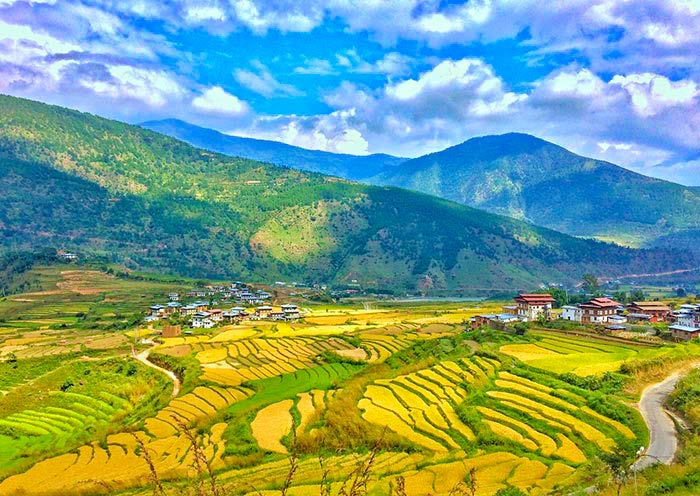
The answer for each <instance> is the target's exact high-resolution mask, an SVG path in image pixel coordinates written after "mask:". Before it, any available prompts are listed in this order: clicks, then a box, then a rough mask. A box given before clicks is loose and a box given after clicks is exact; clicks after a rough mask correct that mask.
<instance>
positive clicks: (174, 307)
mask: <svg viewBox="0 0 700 496" xmlns="http://www.w3.org/2000/svg"><path fill="white" fill-rule="evenodd" d="M180 308H182V305H181V304H180V303H178V302H177V301H171V302H168V304H167V305H165V313H166V314H168V315H172V314H174V313H179V312H180Z"/></svg>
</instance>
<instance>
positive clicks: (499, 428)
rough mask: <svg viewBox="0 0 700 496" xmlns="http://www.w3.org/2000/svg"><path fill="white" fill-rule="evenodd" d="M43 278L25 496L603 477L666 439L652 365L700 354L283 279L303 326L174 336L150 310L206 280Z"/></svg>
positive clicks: (277, 293) (8, 405) (19, 298)
mask: <svg viewBox="0 0 700 496" xmlns="http://www.w3.org/2000/svg"><path fill="white" fill-rule="evenodd" d="M31 271H32V274H31V275H35V276H37V280H41V281H42V283H41V284H42V287H41V288H35V289H38V290H32V292H29V293H18V294H14V295H10V296H7V297H5V298H3V299H2V300H1V301H0V321H1V322H2V323H1V324H0V357H1V359H2V361H1V362H0V369H1V370H2V379H1V380H0V389H1V390H2V391H3V394H2V396H0V452H2V453H3V455H4V456H3V458H2V459H3V462H2V465H0V478H1V479H2V482H0V492H1V493H2V494H8V495H12V494H46V495H49V494H73V493H76V494H77V493H79V494H86V495H87V494H130V495H141V494H144V495H145V494H151V493H152V492H153V484H154V483H155V481H158V482H157V484H159V485H160V486H158V485H157V486H156V490H158V489H157V488H158V487H162V494H188V492H190V493H192V494H198V493H197V492H196V491H203V492H201V493H199V494H231V495H238V494H241V495H243V494H246V495H258V494H265V495H279V494H298V495H302V494H303V495H306V494H342V491H348V490H349V488H350V486H351V485H352V484H353V481H356V478H357V476H358V475H357V474H358V473H360V472H363V471H364V472H365V473H366V479H365V482H364V483H363V484H366V490H367V493H366V494H389V493H392V492H393V494H408V495H422V494H436V495H439V494H448V493H450V491H454V490H455V488H458V489H459V488H461V490H465V491H468V490H469V489H468V487H470V486H469V484H470V481H473V482H474V484H475V487H476V493H475V494H478V495H493V494H495V493H496V492H497V491H498V490H499V489H505V488H507V487H514V488H519V489H520V490H522V491H524V492H525V493H526V494H552V493H557V492H558V491H564V492H565V491H570V490H571V488H575V487H587V486H589V485H591V484H603V486H602V487H604V484H605V481H606V480H607V479H606V475H605V471H602V472H600V471H598V472H595V471H593V472H592V471H591V467H592V466H596V464H600V463H602V462H601V461H600V460H602V459H605V456H606V453H613V452H616V451H618V450H627V449H636V447H638V445H647V443H648V433H647V428H646V426H645V424H644V421H643V419H642V417H641V415H640V414H639V412H638V411H637V410H636V409H635V408H633V406H632V405H633V402H634V401H635V399H636V397H637V395H638V394H639V389H638V388H639V385H640V384H642V383H643V382H644V381H645V380H653V379H651V378H649V379H644V378H645V377H647V375H646V374H647V372H648V371H647V368H646V367H647V366H646V365H644V364H647V363H648V364H657V363H665V366H664V367H662V368H660V369H658V370H657V372H656V374H664V373H665V372H664V370H670V369H671V368H673V367H676V366H682V365H683V364H685V363H690V361H692V360H697V357H698V356H700V344H698V343H688V344H670V343H668V344H667V343H661V342H652V343H646V342H644V341H635V340H629V339H627V340H625V339H617V340H616V341H614V342H611V341H610V339H611V338H608V337H605V336H602V335H600V334H598V333H596V332H593V328H587V327H585V326H584V327H580V328H578V331H577V332H578V337H576V336H573V335H571V336H568V335H564V334H562V333H561V332H553V330H549V329H548V328H547V327H546V326H544V327H543V326H541V325H538V324H536V323H534V322H533V323H531V324H530V326H529V327H530V329H529V331H528V332H527V333H525V334H524V335H518V334H514V333H503V332H501V331H495V330H491V329H488V328H486V327H480V328H478V329H477V330H475V331H471V330H469V329H470V326H469V322H470V320H471V319H472V317H474V316H476V315H480V314H485V313H494V312H497V311H499V309H500V307H501V306H502V305H503V304H504V303H503V302H500V301H493V302H491V301H484V302H449V301H445V302H423V303H419V302H413V303H399V302H391V301H385V302H382V301H374V302H372V303H368V300H366V299H365V300H364V303H362V301H353V300H352V298H350V299H349V300H347V301H346V302H345V303H337V302H336V303H323V302H318V301H316V302H314V301H312V300H310V299H305V298H303V297H301V296H299V295H298V294H297V295H296V296H290V294H292V293H295V292H294V290H293V289H292V290H291V291H290V289H289V288H284V287H276V288H275V287H269V288H265V289H266V291H267V292H269V293H270V300H269V301H270V303H271V304H272V308H275V307H278V306H279V305H280V304H282V303H288V302H290V301H294V302H295V304H296V305H298V306H299V308H300V310H301V311H302V313H303V315H302V316H301V318H297V319H293V320H290V321H276V320H272V319H271V318H265V317H263V318H260V319H257V320H256V319H253V318H249V319H247V320H241V321H240V322H238V323H235V322H234V323H226V322H224V323H220V324H217V325H215V326H214V327H212V328H189V327H185V328H184V329H183V332H182V333H181V334H180V335H178V336H175V337H164V336H162V335H161V333H162V332H163V329H165V328H164V327H163V326H164V325H165V324H166V323H167V320H162V321H153V322H151V323H144V322H143V318H144V315H145V314H146V313H147V310H148V307H149V306H151V307H152V306H153V305H154V304H155V303H156V302H158V301H162V300H163V299H167V297H168V295H172V294H174V293H179V294H186V293H192V294H193V295H194V294H197V293H198V292H200V291H201V290H197V289H194V290H193V288H196V287H197V285H198V283H197V282H196V281H193V280H188V279H173V278H168V277H159V276H155V275H147V274H143V275H139V276H138V277H135V276H136V274H135V275H134V276H129V277H124V276H120V275H117V276H115V275H112V274H110V273H107V272H104V270H103V269H102V270H101V269H100V268H99V267H84V266H81V265H77V266H76V265H75V263H72V264H68V265H52V266H41V265H39V266H36V267H34V268H33V269H31ZM115 273H119V272H118V271H115ZM199 284H201V283H199ZM251 294H255V292H253V291H252V288H251ZM261 294H262V293H261ZM295 294H296V293H295ZM208 298H210V300H211V299H213V300H219V299H220V298H222V296H220V295H216V294H214V296H209V297H208ZM224 305H225V304H224ZM219 306H221V305H219ZM261 308H262V307H261ZM248 313H249V314H250V315H253V310H248ZM122 322H132V324H129V325H126V326H124V327H122V328H121V329H120V327H121V325H120V323H122ZM136 354H138V355H139V357H140V360H141V361H139V360H137V359H136V358H135V355H136ZM144 360H147V361H149V362H150V363H151V364H155V365H156V366H157V367H160V368H162V369H165V370H167V371H171V373H170V374H169V375H171V374H174V375H175V376H176V379H177V380H176V381H175V384H176V385H179V386H180V390H179V391H177V390H173V381H172V376H169V375H166V374H164V373H163V371H162V370H157V369H154V368H152V367H146V366H145V365H144ZM626 364H629V366H627V367H628V368H627V369H625V367H626ZM653 367H658V366H657V365H653ZM625 370H627V371H625ZM635 370H640V371H644V372H639V373H640V374H641V375H636V374H637V373H636V372H634V371H635ZM630 374H631V375H630ZM635 377H638V379H635ZM650 377H651V376H650ZM350 433H352V434H351V435H350ZM144 453H148V457H146V456H145V454H144ZM290 463H291V464H292V466H293V467H294V470H293V471H291V470H290ZM198 464H199V465H198ZM197 467H199V468H197ZM210 470H211V474H214V477H211V476H210V475H209V474H210V472H209V471H210ZM358 471H359V472H358ZM154 474H155V475H154ZM290 474H291V475H290ZM197 481H199V482H197ZM197 487H200V489H197ZM324 488H326V489H324ZM398 488H402V489H400V491H405V492H404V493H401V492H398V493H397V492H396V491H399V489H398ZM326 490H328V491H330V492H329V493H325V492H324V491H326ZM363 494H364V493H363ZM452 494H454V493H452Z"/></svg>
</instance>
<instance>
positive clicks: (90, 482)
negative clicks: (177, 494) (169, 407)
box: [0, 424, 226, 494]
mask: <svg viewBox="0 0 700 496" xmlns="http://www.w3.org/2000/svg"><path fill="white" fill-rule="evenodd" d="M225 428H226V424H216V425H214V426H212V427H211V429H210V430H209V432H208V433H207V434H203V435H200V436H198V439H197V442H198V444H199V445H200V446H202V447H203V450H204V453H205V456H206V457H207V459H208V460H209V462H210V463H211V464H212V466H213V467H221V466H222V461H221V457H222V455H223V452H224V446H225V442H224V441H223V439H222V434H223V432H224V430H225ZM135 435H137V436H139V437H140V438H141V439H142V441H143V442H144V445H145V448H146V449H147V450H148V452H149V454H150V455H151V458H152V459H153V463H154V466H155V468H156V470H157V471H158V473H160V474H161V476H162V477H164V478H165V479H168V478H178V477H187V476H188V475H189V472H190V470H191V468H190V467H191V466H192V464H193V462H194V454H193V451H192V446H191V443H190V442H189V441H188V439H187V438H186V437H185V436H184V435H177V436H170V437H167V438H162V439H156V440H151V439H150V438H149V437H148V436H147V435H146V434H145V433H143V432H138V433H136V434H135ZM106 446H107V447H106V448H103V447H101V446H100V445H99V444H98V443H93V444H90V445H86V446H83V447H81V448H80V449H79V450H78V451H77V453H68V454H65V455H61V456H57V457H54V458H49V459H48V460H45V461H42V462H39V463H37V464H36V465H34V466H33V467H32V468H31V469H29V470H28V471H26V472H24V473H22V474H19V475H15V476H12V477H9V478H7V479H5V480H4V481H3V482H2V483H0V494H13V492H15V491H17V492H22V494H45V493H52V492H53V493H56V494H67V493H69V492H70V491H78V490H79V491H81V492H88V493H89V492H97V493H102V492H104V490H105V489H110V488H119V487H124V486H128V485H140V484H141V483H142V481H144V480H147V479H148V477H149V468H148V465H147V464H146V463H145V461H144V459H143V456H142V455H141V454H140V451H141V449H140V447H139V445H138V444H137V442H136V440H135V439H134V437H133V436H132V435H131V434H126V433H124V434H115V435H112V436H109V437H107V440H106ZM71 488H72V489H71ZM66 491H68V492H66Z"/></svg>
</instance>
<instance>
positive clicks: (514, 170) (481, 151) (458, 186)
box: [147, 121, 700, 253]
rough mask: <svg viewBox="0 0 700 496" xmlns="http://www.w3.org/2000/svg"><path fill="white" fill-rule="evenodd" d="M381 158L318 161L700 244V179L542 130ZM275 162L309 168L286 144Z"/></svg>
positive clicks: (548, 223) (187, 136)
mask: <svg viewBox="0 0 700 496" xmlns="http://www.w3.org/2000/svg"><path fill="white" fill-rule="evenodd" d="M163 122H166V123H168V124H167V125H166V124H157V123H147V127H149V128H152V129H155V130H158V131H160V132H163V133H164V134H168V135H172V136H175V137H177V138H179V139H182V140H184V141H187V142H190V143H193V144H195V145H196V146H200V147H202V148H206V149H209V150H214V151H218V152H221V153H226V154H228V155H234V156H242V157H249V158H261V159H263V160H264V158H262V155H264V153H263V152H262V151H261V150H260V147H263V146H269V147H270V150H272V149H273V148H272V145H269V143H270V142H256V144H258V145H259V146H258V148H256V150H257V155H256V156H255V157H252V156H251V154H250V153H249V151H248V149H247V148H246V147H245V146H244V143H247V142H248V141H247V140H248V139H247V138H237V137H232V136H228V135H224V134H221V133H218V132H216V131H211V130H203V129H202V128H198V127H197V126H192V125H188V124H186V123H182V122H181V121H180V122H178V121H163ZM275 145H280V144H279V143H276V144H275ZM284 146H285V147H289V145H284ZM293 148H295V150H296V151H295V153H302V152H300V150H303V149H300V148H296V147H293ZM304 152H307V153H324V152H309V151H308V150H304ZM270 153H271V152H270ZM269 156H270V155H269V154H268V157H269ZM290 157H294V154H292V155H290ZM342 157H346V156H342ZM376 157H377V156H376V155H370V156H368V157H358V160H360V159H362V160H368V161H370V163H372V164H373V165H372V166H363V165H361V164H362V162H361V161H360V162H355V163H350V162H346V163H348V166H347V167H345V168H337V167H335V166H333V165H332V162H328V163H329V164H331V165H329V166H327V167H326V166H325V164H326V162H322V163H321V164H320V165H315V166H314V167H313V170H315V171H318V172H322V173H325V174H331V175H338V176H340V177H344V178H348V179H355V180H361V181H364V182H367V183H370V184H375V185H385V186H386V185H389V186H398V187H401V188H407V189H411V190H415V191H420V192H423V193H427V194H430V195H434V196H439V197H441V198H445V199H448V200H452V201H455V202H458V203H462V204H464V205H468V206H471V207H476V208H479V209H483V210H486V211H489V212H492V213H497V214H502V215H507V216H509V217H513V218H516V219H520V220H525V221H527V222H531V223H534V224H537V225H540V226H543V227H547V228H550V229H554V230H557V231H561V232H564V233H567V234H570V235H573V236H583V237H592V238H597V239H600V240H605V241H613V242H616V243H619V244H622V245H626V246H635V247H639V246H664V247H670V248H673V247H678V248H683V249H690V250H695V251H697V252H698V253H700V188H697V187H686V186H682V185H679V184H675V183H671V182H668V181H663V180H661V179H655V178H651V177H647V176H644V175H641V174H638V173H636V172H632V171H630V170H628V169H625V168H623V167H619V166H617V165H614V164H611V163H608V162H604V161H600V160H594V159H590V158H586V157H582V156H579V155H576V154H575V153H572V152H570V151H568V150H566V149H565V148H562V147H561V146H557V145H555V144H553V143H549V142H547V141H545V140H542V139H539V138H536V137H534V136H530V135H526V134H518V133H509V134H504V135H500V136H486V137H481V138H473V139H470V140H468V141H465V142H464V143H461V144H459V145H456V146H453V147H450V148H447V149H445V150H442V151H440V152H436V153H432V154H429V155H424V156H422V157H418V158H415V159H411V160H404V161H401V159H398V158H395V157H392V159H394V160H395V161H392V160H389V161H388V162H386V163H384V165H382V164H379V163H378V162H377V161H376ZM382 157H386V156H382ZM270 161H272V162H274V163H276V164H278V165H284V166H288V167H294V168H299V169H308V168H309V167H307V166H306V165H304V164H303V163H300V162H298V161H295V160H293V159H291V158H289V159H288V158H287V156H286V155H285V154H284V153H281V154H279V155H276V156H275V157H274V160H273V159H270ZM371 172H376V173H375V174H373V175H372V174H371Z"/></svg>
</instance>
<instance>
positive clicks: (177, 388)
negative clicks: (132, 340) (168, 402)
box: [131, 346, 180, 398]
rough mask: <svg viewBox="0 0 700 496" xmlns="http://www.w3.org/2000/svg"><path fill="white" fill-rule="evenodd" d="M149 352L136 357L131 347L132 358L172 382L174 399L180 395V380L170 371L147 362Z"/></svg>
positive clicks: (143, 352)
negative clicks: (165, 376)
mask: <svg viewBox="0 0 700 496" xmlns="http://www.w3.org/2000/svg"><path fill="white" fill-rule="evenodd" d="M150 352H151V350H144V351H142V352H141V353H139V354H138V355H137V354H136V352H135V351H134V348H133V346H132V348H131V354H132V355H133V356H134V358H135V359H136V360H138V361H139V362H141V363H142V364H144V365H146V366H147V367H151V368H152V369H156V370H158V371H160V372H162V373H163V374H165V375H167V376H168V377H169V378H170V380H171V381H173V393H172V396H173V398H174V397H175V396H177V395H178V394H179V393H180V379H178V377H177V376H176V375H175V373H173V372H172V371H170V370H168V369H164V368H163V367H159V366H158V365H156V364H155V363H153V362H149V361H148V355H149V354H150Z"/></svg>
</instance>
